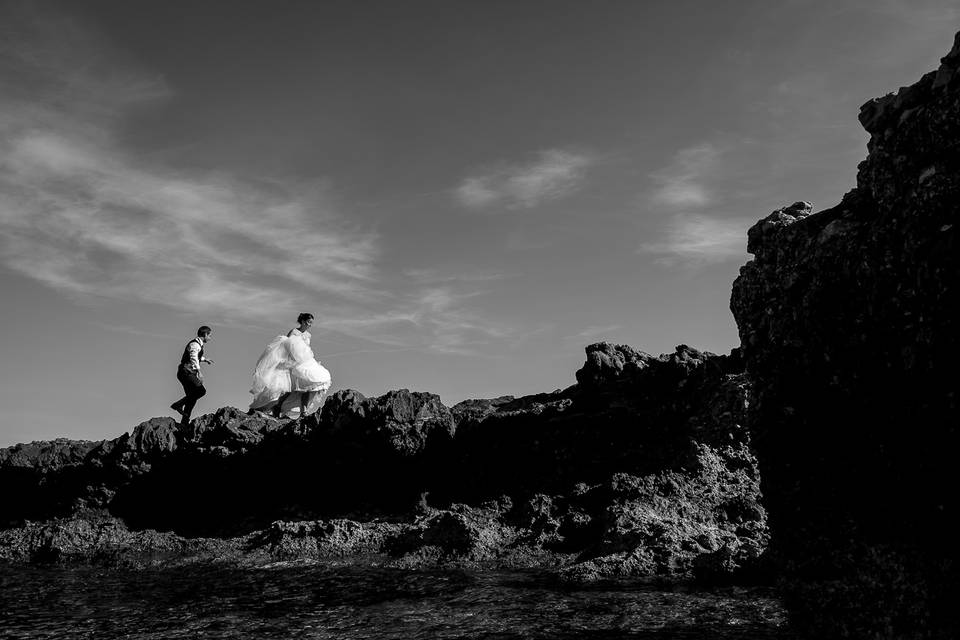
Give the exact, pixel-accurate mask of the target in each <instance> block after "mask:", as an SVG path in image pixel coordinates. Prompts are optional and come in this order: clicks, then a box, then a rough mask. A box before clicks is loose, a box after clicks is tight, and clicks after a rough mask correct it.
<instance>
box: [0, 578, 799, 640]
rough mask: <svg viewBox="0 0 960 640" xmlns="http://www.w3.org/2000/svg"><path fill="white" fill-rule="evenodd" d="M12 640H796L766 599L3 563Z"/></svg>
mask: <svg viewBox="0 0 960 640" xmlns="http://www.w3.org/2000/svg"><path fill="white" fill-rule="evenodd" d="M0 636H2V637H4V638H58V639H70V638H98V639H99V638H137V639H147V638H151V639H153V638H156V639H161V638H164V639H165V638H241V639H245V638H249V639H251V640H253V639H261V638H330V639H334V638H336V639H338V640H340V639H347V640H349V639H354V638H357V639H359V638H364V639H380V638H424V639H426V638H430V639H435V638H439V639H446V638H485V639H489V640H494V639H496V640H501V639H502V640H506V639H518V638H543V639H547V638H550V639H558V640H560V639H573V638H577V639H580V638H583V639H590V638H603V639H607V640H612V639H614V638H623V639H634V638H689V639H694V638H702V639H704V640H707V639H710V640H723V639H733V638H743V639H746V638H750V639H764V638H788V637H789V633H788V631H787V629H786V622H785V614H784V611H783V608H782V606H781V605H780V603H779V602H778V600H777V599H776V598H775V597H774V595H773V594H772V593H771V592H769V591H768V590H765V589H753V588H751V589H743V588H734V587H729V588H722V589H711V590H697V589H689V588H684V589H677V588H663V587H653V586H650V585H644V584H640V583H635V582H617V583H608V584H603V585H592V586H589V587H576V588H571V587H564V586H563V585H561V584H559V583H557V582H556V580H555V579H554V578H552V577H551V576H550V575H548V574H545V573H542V572H529V571H523V572H520V571H516V572H483V573H481V572H467V571H450V570H444V571H436V570H434V571H422V570H418V571H412V570H398V569H382V568H370V567H364V568H358V567H329V566H319V565H309V566H302V565H301V566H289V565H287V566H275V567H271V568H264V569H255V570H251V569H236V568H227V567H220V566H192V567H187V568H176V569H162V570H159V569H158V570H143V571H121V570H118V569H94V568H62V567H47V568H43V567H9V566H2V565H0Z"/></svg>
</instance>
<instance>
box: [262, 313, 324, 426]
mask: <svg viewBox="0 0 960 640" xmlns="http://www.w3.org/2000/svg"><path fill="white" fill-rule="evenodd" d="M330 384H331V378H330V372H329V371H327V369H326V368H325V367H324V366H323V365H321V364H320V363H319V362H318V361H317V359H316V358H315V357H314V355H313V350H312V349H311V348H310V334H309V333H306V332H304V333H301V332H300V331H299V330H297V329H294V330H293V331H291V332H290V334H289V335H286V336H284V335H279V336H277V337H276V338H274V339H273V340H271V341H270V343H269V344H268V345H267V348H266V349H264V351H263V354H262V355H261V356H260V358H259V359H258V360H257V365H256V367H255V368H254V371H253V386H252V387H251V389H250V393H252V394H253V401H252V402H251V403H250V408H251V409H254V410H257V409H259V410H263V409H271V408H273V406H274V405H275V404H276V402H277V400H279V399H280V397H281V396H282V395H283V394H285V393H288V392H293V393H291V394H290V395H289V396H287V397H286V398H285V399H284V401H283V406H282V407H280V414H281V415H286V416H290V417H295V416H296V417H299V413H300V398H301V396H302V394H303V393H309V392H314V394H313V397H311V399H310V402H309V403H308V404H307V408H306V415H310V414H311V413H313V412H315V411H316V410H317V409H319V408H320V406H321V405H322V404H323V401H324V399H325V397H326V393H327V390H328V389H330Z"/></svg>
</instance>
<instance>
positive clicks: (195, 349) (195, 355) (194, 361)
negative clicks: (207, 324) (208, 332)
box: [187, 337, 209, 376]
mask: <svg viewBox="0 0 960 640" xmlns="http://www.w3.org/2000/svg"><path fill="white" fill-rule="evenodd" d="M201 340H203V338H200V337H197V338H194V339H193V340H191V341H190V343H189V344H188V345H187V353H188V354H189V355H190V368H191V369H193V370H194V371H196V372H197V375H200V376H202V375H203V374H202V373H200V341H201ZM203 361H204V362H209V360H207V359H206V358H204V359H203Z"/></svg>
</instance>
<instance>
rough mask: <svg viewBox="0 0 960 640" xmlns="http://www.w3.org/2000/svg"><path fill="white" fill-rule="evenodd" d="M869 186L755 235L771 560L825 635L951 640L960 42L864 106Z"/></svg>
mask: <svg viewBox="0 0 960 640" xmlns="http://www.w3.org/2000/svg"><path fill="white" fill-rule="evenodd" d="M860 121H861V123H862V124H863V126H864V128H865V129H866V130H867V132H868V133H869V134H870V142H869V145H868V152H869V153H868V156H867V158H866V160H865V161H864V162H862V163H861V164H860V167H859V173H858V176H857V186H856V188H855V189H854V190H852V191H851V192H849V193H848V194H847V195H846V196H844V198H843V200H842V202H841V203H840V204H839V205H837V206H835V207H833V208H831V209H827V210H825V211H822V212H819V213H816V214H813V215H811V211H812V208H811V206H810V205H809V204H807V203H803V202H799V203H796V204H794V205H792V206H790V207H787V208H785V209H781V210H779V211H775V212H774V213H773V214H771V215H770V216H768V217H767V218H764V219H763V220H761V221H760V222H759V223H758V224H757V225H755V226H754V227H753V228H752V229H750V231H749V251H750V253H752V254H753V255H754V256H755V259H754V260H753V261H751V262H749V263H748V264H746V265H745V266H744V267H742V268H741V271H740V277H739V278H738V279H737V281H736V282H735V284H734V288H733V295H732V299H731V309H732V311H733V313H734V316H735V318H736V320H737V324H738V326H739V330H740V337H741V340H742V350H743V355H744V358H745V360H746V365H747V370H748V372H749V374H750V375H751V377H752V378H753V379H754V380H755V381H756V385H757V386H756V402H755V403H754V404H753V406H752V407H751V415H750V424H751V429H752V432H753V436H754V444H755V446H756V449H757V452H758V457H759V459H760V465H761V472H762V475H763V487H764V495H765V498H766V506H767V507H768V509H769V511H770V522H771V530H772V532H773V543H772V545H773V551H774V553H775V555H776V556H777V557H778V558H779V559H780V562H781V565H780V566H781V567H782V568H783V570H784V571H785V575H786V576H787V577H788V578H789V579H790V580H791V584H792V589H791V603H792V606H793V609H794V618H795V620H796V621H797V623H798V624H801V625H805V628H806V629H807V630H808V631H809V632H810V633H811V634H814V635H818V636H819V637H873V638H881V637H882V638H888V637H889V638H894V637H895V638H912V637H917V638H920V637H924V638H926V637H956V635H955V633H956V632H957V630H958V629H960V624H958V622H960V619H958V613H957V609H956V606H955V605H956V602H957V601H958V600H960V589H958V582H960V564H958V560H960V555H958V552H957V545H956V543H955V541H954V540H953V539H952V538H953V532H954V529H953V525H952V523H953V522H955V521H956V516H957V514H958V506H960V504H958V502H960V498H958V493H957V491H956V489H955V486H956V485H955V484H954V483H955V482H956V478H955V476H956V473H955V468H956V465H955V458H956V455H957V451H958V444H960V441H958V432H957V425H958V424H960V419H958V418H960V416H958V412H957V391H958V384H957V380H958V379H960V378H958V377H957V376H956V375H955V374H954V373H951V371H953V369H954V367H955V366H956V364H957V362H958V361H960V351H958V345H960V340H958V336H960V326H958V325H960V315H958V314H957V312H956V306H955V305H956V303H957V301H958V300H960V290H958V284H960V246H958V231H960V228H958V222H960V220H958V213H960V34H958V36H957V40H956V42H955V44H954V47H953V49H952V50H951V51H950V53H949V54H948V55H947V56H946V57H944V58H943V59H942V65H941V66H940V68H939V69H938V70H936V71H933V72H931V73H928V74H926V75H925V76H923V77H922V78H921V79H920V81H919V82H917V83H916V84H915V85H913V86H910V87H905V88H902V89H900V91H898V92H897V93H896V94H892V95H889V96H886V97H884V98H879V99H876V100H871V101H870V102H868V103H867V104H865V105H864V106H863V108H862V109H861V112H860Z"/></svg>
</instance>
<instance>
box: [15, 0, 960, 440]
mask: <svg viewBox="0 0 960 640" xmlns="http://www.w3.org/2000/svg"><path fill="white" fill-rule="evenodd" d="M958 28H960V5H957V3H956V2H955V1H953V0H951V1H932V0H930V1H928V0H909V1H908V0H844V1H840V2H838V1H835V0H834V1H813V0H809V1H808V0H781V1H771V0H763V1H756V2H753V1H745V0H744V1H736V2H735V1H730V2H722V3H720V2H706V1H701V2H688V1H679V2H678V1H676V0H670V1H664V2H657V1H649V2H635V1H629V0H623V1H613V0H609V1H604V2H585V1H580V2H565V1H563V0H549V1H547V0H544V1H533V0H529V1H524V0H516V1H515V0H510V1H499V0H483V1H475V2H467V1H455V0H444V1H435V2H425V1H413V0H406V1H404V2H394V1H383V2H374V1H365V0H351V1H343V2H339V1H316V2H313V1H311V2H308V1H306V0H304V1H298V2H292V1H276V0H273V1H271V2H267V1H265V0H262V1H258V2H239V1H234V0H231V1H222V2H214V1H206V2H186V1H183V2H180V1H163V2H160V1H154V2H147V1H141V0H84V1H83V2H66V1H64V2H55V1H49V2H42V1H36V2H18V1H12V2H8V1H3V0H0V295H2V305H0V321H2V331H0V363H2V369H0V402H2V405H3V409H2V411H0V446H6V445H9V444H12V443H14V442H19V441H28V440H34V439H48V438H52V437H56V436H69V437H75V438H78V437H79V438H91V439H92V438H103V437H113V436H116V435H119V434H120V433H122V432H123V431H126V430H128V429H130V428H131V427H132V426H134V425H135V424H137V423H138V422H140V421H142V420H144V419H147V418H149V417H151V416H155V415H165V414H169V411H168V410H167V409H166V407H167V406H168V405H169V404H170V403H171V402H172V401H173V400H175V399H176V398H177V397H179V395H181V394H180V392H181V389H180V387H179V385H178V383H177V382H176V380H175V379H174V373H175V368H176V364H177V362H178V360H179V357H180V353H181V351H182V348H183V345H184V343H185V342H186V341H187V340H188V339H189V338H190V337H191V336H192V335H194V332H195V330H196V327H197V326H199V325H200V324H210V325H212V326H213V327H214V340H213V342H212V343H211V344H210V346H209V348H208V355H209V356H210V357H211V358H212V359H213V360H214V361H215V362H216V364H214V365H213V367H212V368H210V370H209V371H208V373H207V386H208V389H209V393H208V395H207V397H206V398H204V399H203V400H201V402H200V404H199V406H198V409H197V411H198V413H199V412H203V411H209V410H213V409H214V408H216V407H219V406H223V405H234V406H238V407H242V408H245V407H246V406H247V404H248V402H249V398H250V396H249V394H248V389H249V382H250V374H251V371H252V367H253V364H254V362H255V360H256V358H257V356H258V355H259V353H260V351H261V350H262V349H263V347H264V346H265V344H266V343H267V342H268V341H269V340H270V339H271V338H272V337H273V336H274V335H276V334H278V333H281V332H285V331H287V330H288V329H289V328H290V327H291V326H293V324H294V320H295V318H296V316H297V314H298V313H299V312H301V311H310V312H313V313H314V314H315V315H316V316H317V320H316V324H315V327H314V331H313V334H314V342H313V346H314V350H315V351H316V353H317V356H318V358H319V359H321V361H322V362H323V363H324V364H325V365H326V366H327V367H328V368H329V369H330V370H331V372H332V374H333V380H334V389H341V388H353V389H357V390H359V391H361V392H362V393H364V394H367V395H375V394H380V393H383V392H385V391H387V390H389V389H397V388H404V387H405V388H410V389H413V390H422V391H431V392H434V393H438V394H440V396H441V398H442V399H443V401H444V402H446V403H447V404H454V403H456V402H458V401H460V400H463V399H465V398H470V397H491V396H497V395H503V394H513V395H521V394H528V393H535V392H541V391H551V390H553V389H556V388H560V387H566V386H568V385H570V384H572V383H573V382H574V377H573V374H574V371H575V370H576V369H577V368H579V366H580V365H581V364H582V362H583V347H584V346H585V345H587V344H590V343H592V342H597V341H600V340H608V341H615V342H622V343H627V344H630V345H632V346H634V347H636V348H639V349H642V350H644V351H648V352H651V353H660V352H664V351H670V350H672V349H673V347H674V346H675V345H677V344H680V343H686V344H690V345H692V346H696V347H699V348H703V349H707V350H711V351H715V352H727V351H729V349H730V348H732V347H734V346H735V345H736V344H737V343H738V339H737V334H736V327H735V325H734V322H733V319H732V317H731V314H730V312H729V310H728V299H729V293H730V285H731V283H732V281H733V279H734V278H735V277H736V274H737V269H738V267H739V265H740V264H742V263H743V262H744V261H745V260H746V258H747V256H746V254H745V245H746V230H747V228H748V227H749V226H750V225H751V224H752V223H753V222H755V221H756V220H757V219H759V218H761V217H763V216H764V215H766V214H767V213H769V212H770V211H771V210H773V209H775V208H777V207H780V206H783V205H785V204H790V203H792V202H794V201H796V200H808V201H811V202H813V203H814V205H815V208H817V209H822V208H826V207H829V206H831V205H833V204H835V203H836V202H837V201H838V200H839V198H840V197H841V195H842V194H843V193H844V192H845V191H847V190H848V189H849V188H851V187H852V186H853V185H854V178H855V173H856V165H857V162H859V161H860V160H861V159H862V158H863V156H864V154H865V142H866V135H865V134H864V133H863V131H862V130H861V128H860V127H859V125H858V123H857V120H856V116H857V112H858V109H859V106H860V104H862V103H863V102H865V101H866V100H868V99H869V98H871V97H874V96H878V95H882V94H884V93H887V92H889V91H892V90H895V89H896V88H897V87H899V86H901V85H905V84H910V83H912V82H914V81H915V80H916V79H917V78H918V77H919V76H920V75H921V74H922V73H923V72H925V71H927V70H930V69H933V68H935V67H936V66H937V64H938V60H939V57H940V56H942V55H944V54H945V53H946V52H947V50H948V49H949V47H950V44H951V43H952V37H953V33H954V32H955V31H956V30H957V29H958Z"/></svg>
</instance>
